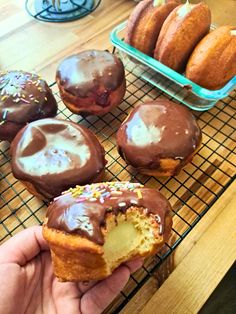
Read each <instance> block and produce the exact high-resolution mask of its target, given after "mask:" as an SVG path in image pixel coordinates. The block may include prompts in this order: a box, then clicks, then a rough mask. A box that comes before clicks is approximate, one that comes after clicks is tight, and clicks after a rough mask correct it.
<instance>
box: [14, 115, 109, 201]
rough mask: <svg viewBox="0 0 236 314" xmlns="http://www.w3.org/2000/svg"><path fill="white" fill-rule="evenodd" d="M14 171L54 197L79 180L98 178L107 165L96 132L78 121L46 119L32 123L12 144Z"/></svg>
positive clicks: (80, 182)
mask: <svg viewBox="0 0 236 314" xmlns="http://www.w3.org/2000/svg"><path fill="white" fill-rule="evenodd" d="M11 153H12V171H13V174H14V176H15V177H16V178H17V179H21V180H24V181H27V182H31V183H32V184H33V185H34V186H35V188H36V190H37V191H38V192H39V193H40V194H42V195H44V196H45V198H48V199H51V198H53V197H55V196H58V195H60V194H61V192H62V191H64V190H65V189H68V188H69V187H71V186H75V185H76V184H82V185H83V184H87V183H91V182H94V180H95V179H96V178H97V177H98V175H99V174H100V173H101V172H102V171H103V169H104V166H105V163H106V161H105V158H104V154H105V153H104V149H103V148H102V146H101V144H100V143H99V141H98V139H97V138H96V136H95V135H94V134H93V133H92V132H91V131H89V130H88V129H86V128H85V127H83V126H80V125H78V124H76V123H73V122H69V121H64V120H57V119H42V120H38V121H35V122H32V123H30V124H28V125H27V126H26V127H25V128H24V129H23V130H21V131H20V132H19V133H18V134H17V136H16V138H15V139H14V141H13V142H12V144H11Z"/></svg>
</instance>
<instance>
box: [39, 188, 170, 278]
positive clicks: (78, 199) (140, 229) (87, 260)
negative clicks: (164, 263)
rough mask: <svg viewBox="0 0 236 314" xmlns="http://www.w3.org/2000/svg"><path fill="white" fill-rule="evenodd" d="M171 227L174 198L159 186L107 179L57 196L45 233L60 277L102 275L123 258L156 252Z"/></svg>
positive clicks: (51, 206)
mask: <svg viewBox="0 0 236 314" xmlns="http://www.w3.org/2000/svg"><path fill="white" fill-rule="evenodd" d="M171 226H172V217H171V206H170V203H169V202H168V200H167V199H166V198H165V197H164V196H163V195H162V194H161V193H160V192H159V191H157V190H156V189H150V188H147V187H144V186H143V185H141V184H139V183H131V182H104V183H96V184H91V185H86V186H83V187H81V186H80V187H79V186H78V187H76V188H74V189H70V190H69V191H67V192H64V193H63V194H62V195H61V196H59V197H57V198H56V199H54V201H53V202H52V203H51V204H50V206H49V208H48V211H47V215H46V220H45V223H44V225H43V235H44V238H45V239H46V240H47V242H48V244H49V247H50V250H51V254H52V261H53V266H54V273H55V275H56V276H57V277H58V278H59V279H60V280H61V281H84V280H99V279H102V278H105V277H107V276H109V275H110V274H111V273H112V271H113V270H114V269H115V268H116V267H118V266H119V265H120V264H121V263H123V262H125V261H128V260H131V259H133V258H138V257H141V256H143V257H145V256H150V255H153V254H155V253H156V252H157V251H158V250H159V249H160V248H161V247H162V246H163V244H164V242H165V241H167V240H168V238H169V236H170V232H171Z"/></svg>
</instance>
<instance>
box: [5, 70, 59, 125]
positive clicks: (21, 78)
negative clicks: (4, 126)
mask: <svg viewBox="0 0 236 314" xmlns="http://www.w3.org/2000/svg"><path fill="white" fill-rule="evenodd" d="M56 112H57V103H56V100H55V98H54V96H53V95H52V92H51V90H50V88H49V87H48V85H47V83H46V82H45V81H44V80H42V79H41V78H40V77H39V76H38V75H36V74H31V73H27V72H23V71H9V72H3V73H0V121H2V122H4V121H9V122H16V123H17V124H22V123H23V124H24V123H26V122H30V121H33V120H36V119H41V118H45V117H49V116H54V115H55V114H56Z"/></svg>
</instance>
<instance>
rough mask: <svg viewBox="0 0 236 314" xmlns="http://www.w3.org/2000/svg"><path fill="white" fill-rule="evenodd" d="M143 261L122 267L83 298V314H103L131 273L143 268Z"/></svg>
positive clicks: (136, 261)
mask: <svg viewBox="0 0 236 314" xmlns="http://www.w3.org/2000/svg"><path fill="white" fill-rule="evenodd" d="M142 262H143V261H142V260H135V261H132V262H129V263H127V264H126V265H124V266H120V267H119V268H118V269H116V270H115V271H114V273H113V274H112V275H111V276H110V277H108V278H106V279H105V280H103V281H100V282H98V283H97V284H96V285H95V286H94V287H92V288H91V289H90V290H88V291H87V292H86V293H85V294H84V295H83V296H82V298H81V308H80V309H81V313H83V314H90V313H93V314H97V313H101V312H102V311H103V310H104V309H105V308H106V307H107V306H108V305H109V304H110V303H111V301H112V300H113V299H114V298H115V297H116V296H117V295H118V293H119V292H120V291H121V290H122V289H123V288H124V287H125V285H126V283H127V281H128V280H129V276H130V274H131V272H134V271H135V270H137V269H138V268H140V267H141V266H142Z"/></svg>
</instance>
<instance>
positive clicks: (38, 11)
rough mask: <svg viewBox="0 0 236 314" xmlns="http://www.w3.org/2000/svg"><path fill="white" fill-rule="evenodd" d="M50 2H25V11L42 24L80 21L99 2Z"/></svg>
mask: <svg viewBox="0 0 236 314" xmlns="http://www.w3.org/2000/svg"><path fill="white" fill-rule="evenodd" d="M54 2H55V3H54V4H53V1H52V0H41V1H39V0H25V9H26V11H27V12H28V14H29V15H30V16H32V17H33V18H35V19H37V20H39V21H44V22H57V23H63V22H69V21H74V20H77V19H80V18H82V17H84V16H86V15H88V14H90V13H92V12H93V11H94V10H96V9H97V7H98V6H99V5H100V3H101V0H96V1H94V0H84V1H81V0H68V1H67V2H65V1H64V2H62V1H61V3H60V4H58V1H54Z"/></svg>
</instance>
